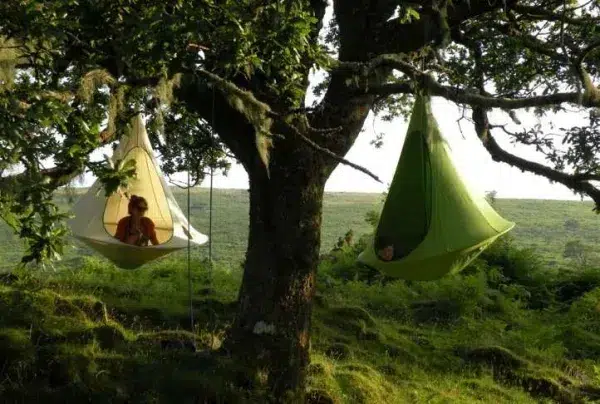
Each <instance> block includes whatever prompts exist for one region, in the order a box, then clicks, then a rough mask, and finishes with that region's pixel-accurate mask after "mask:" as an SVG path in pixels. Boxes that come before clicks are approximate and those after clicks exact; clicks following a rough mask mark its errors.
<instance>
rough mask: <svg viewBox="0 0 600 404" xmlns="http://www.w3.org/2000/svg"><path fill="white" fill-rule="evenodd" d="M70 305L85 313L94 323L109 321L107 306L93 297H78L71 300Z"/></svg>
mask: <svg viewBox="0 0 600 404" xmlns="http://www.w3.org/2000/svg"><path fill="white" fill-rule="evenodd" d="M69 301H70V303H71V304H72V305H73V306H75V307H77V308H78V309H80V310H81V311H83V312H84V313H85V314H86V315H87V317H88V318H89V319H90V320H92V321H98V322H106V321H108V312H107V310H106V305H105V304H104V303H103V302H101V301H100V300H98V299H96V298H94V297H93V296H76V297H72V298H71V299H69Z"/></svg>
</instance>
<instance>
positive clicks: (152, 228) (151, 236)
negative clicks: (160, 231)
mask: <svg viewBox="0 0 600 404" xmlns="http://www.w3.org/2000/svg"><path fill="white" fill-rule="evenodd" d="M147 229H148V234H147V237H148V238H149V239H150V242H151V243H152V245H158V244H159V242H158V239H157V238H156V228H155V226H154V222H153V221H152V220H151V219H148V227H147Z"/></svg>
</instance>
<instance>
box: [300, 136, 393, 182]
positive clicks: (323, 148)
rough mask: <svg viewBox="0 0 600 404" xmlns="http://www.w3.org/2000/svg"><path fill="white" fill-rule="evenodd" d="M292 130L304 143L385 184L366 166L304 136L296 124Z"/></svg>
mask: <svg viewBox="0 0 600 404" xmlns="http://www.w3.org/2000/svg"><path fill="white" fill-rule="evenodd" d="M289 127H290V128H291V129H292V131H293V132H294V134H295V135H297V136H298V137H299V138H300V139H302V141H303V142H304V143H306V144H307V145H309V146H310V147H312V148H313V149H315V150H318V151H320V152H321V153H324V154H326V155H328V156H329V157H331V158H333V159H334V160H336V161H338V162H340V163H342V164H345V165H347V166H349V167H352V168H354V169H355V170H358V171H360V172H362V173H365V174H367V175H368V176H369V177H371V178H373V179H374V180H375V181H377V182H379V183H380V184H383V182H382V181H381V180H380V179H379V177H377V176H376V175H375V174H373V173H372V172H371V171H369V170H367V169H366V168H364V167H362V166H359V165H358V164H355V163H352V162H350V161H348V160H346V159H345V158H343V157H341V156H338V155H337V154H335V153H334V152H332V151H331V150H329V149H326V148H325V147H322V146H319V145H318V144H316V143H315V142H313V141H312V140H310V139H309V138H307V137H306V136H304V135H303V134H302V133H301V132H300V131H299V130H298V129H297V128H296V127H295V126H292V125H290V126H289Z"/></svg>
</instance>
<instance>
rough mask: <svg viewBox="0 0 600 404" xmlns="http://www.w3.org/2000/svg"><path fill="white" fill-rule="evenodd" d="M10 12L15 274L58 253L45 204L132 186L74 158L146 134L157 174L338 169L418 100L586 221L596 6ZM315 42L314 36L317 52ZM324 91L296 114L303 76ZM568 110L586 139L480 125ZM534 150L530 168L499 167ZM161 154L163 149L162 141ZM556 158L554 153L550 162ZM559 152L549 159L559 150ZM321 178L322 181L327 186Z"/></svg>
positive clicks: (1, 159)
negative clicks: (446, 111) (425, 96)
mask: <svg viewBox="0 0 600 404" xmlns="http://www.w3.org/2000/svg"><path fill="white" fill-rule="evenodd" d="M327 6H328V5H327V2H326V1H324V0H310V1H309V0H290V1H285V2H281V1H257V0H243V1H241V0H203V1H191V0H171V1H156V0H145V1H141V0H101V1H98V0H56V1H36V0H20V1H10V2H3V3H2V4H0V130H1V132H2V137H0V175H1V178H0V185H1V187H0V215H1V217H2V218H3V219H4V220H5V221H6V222H7V223H8V224H9V225H10V226H12V227H13V229H14V230H15V231H16V232H17V233H18V234H19V235H20V236H21V237H22V238H24V239H26V240H27V241H28V243H29V251H28V256H27V257H25V261H31V260H43V259H45V258H48V257H52V256H54V255H56V253H60V251H61V246H62V241H61V240H62V238H63V236H64V235H65V234H66V230H65V228H64V227H63V225H62V224H61V223H62V220H63V219H64V217H65V215H64V213H62V212H59V210H58V209H57V208H56V206H55V205H54V204H53V202H52V193H53V192H54V190H56V189H57V188H59V187H61V186H64V185H65V184H67V183H68V182H69V181H71V180H72V179H73V178H74V177H75V176H77V175H79V174H81V173H82V172H84V171H87V170H89V171H92V172H93V173H94V174H96V175H97V176H99V177H100V178H102V179H103V181H104V182H105V184H106V186H107V192H112V191H114V190H115V189H116V188H117V187H118V186H120V185H121V184H123V183H124V182H125V181H126V180H127V178H128V177H129V176H130V175H132V174H133V173H132V172H131V170H128V167H121V166H119V165H117V166H115V167H111V166H108V165H106V164H105V162H103V161H92V159H91V158H90V153H91V152H92V151H93V150H95V149H97V148H98V147H100V146H103V145H107V144H112V143H113V142H115V141H116V140H118V139H119V137H120V136H122V134H123V133H126V131H127V123H128V120H129V118H130V117H131V116H133V115H134V114H136V113H138V112H142V113H145V114H146V115H148V116H149V117H150V126H149V128H150V135H151V139H152V141H153V144H154V146H155V147H156V150H157V151H158V152H159V153H160V154H161V155H162V156H164V157H165V158H164V159H163V161H164V164H163V169H164V170H165V171H166V172H167V173H169V174H170V173H174V172H177V171H181V170H184V169H187V168H188V167H191V170H192V173H193V176H194V179H195V180H196V181H199V180H201V179H202V177H203V175H204V171H205V167H206V166H207V165H213V166H215V167H219V168H222V169H227V167H228V162H227V159H228V158H229V157H232V156H233V157H234V158H235V159H237V160H238V161H240V162H241V163H242V164H243V165H244V166H245V167H246V168H247V169H248V167H250V166H251V165H253V164H254V161H255V160H256V159H258V160H260V162H262V164H263V166H264V169H265V170H266V171H267V172H268V167H269V157H270V155H271V154H272V153H273V152H274V151H276V150H277V148H278V147H284V148H285V147H286V144H288V143H289V140H290V138H296V139H299V140H300V141H301V142H302V143H303V144H305V145H307V146H309V147H311V148H314V149H315V150H316V151H317V152H318V153H322V154H323V155H324V158H330V159H332V161H334V162H335V164H337V163H338V162H340V161H343V159H342V157H341V156H339V154H344V153H345V151H347V149H348V148H349V146H350V145H351V144H352V143H353V141H354V140H355V138H356V135H357V133H358V132H357V130H359V129H360V127H361V126H362V123H363V122H364V119H365V117H366V115H367V114H368V112H369V111H370V110H372V111H374V112H375V113H377V114H378V115H379V116H381V117H383V118H385V119H393V118H395V117H398V116H401V115H403V114H406V113H407V107H408V106H409V105H410V102H411V100H412V98H411V95H412V94H414V93H415V92H416V91H422V90H425V91H427V92H429V93H430V94H432V95H434V96H440V97H443V98H445V99H447V100H450V101H452V102H455V103H457V104H462V105H465V106H467V107H469V108H471V109H472V121H473V123H474V126H475V129H476V132H477V134H478V136H479V138H480V139H481V140H482V142H483V145H484V146H485V148H486V149H487V150H488V152H489V153H490V154H491V156H492V158H493V159H494V160H496V161H501V162H505V163H508V164H511V165H513V166H515V167H517V168H520V169H522V170H527V171H530V172H533V173H535V174H539V175H542V176H545V177H547V178H548V179H550V180H552V181H555V182H558V183H561V184H563V185H565V186H567V187H569V188H570V189H572V190H573V191H575V192H579V193H581V194H584V195H588V196H590V197H592V198H593V199H594V201H595V202H596V204H597V205H600V191H599V190H598V189H597V188H596V186H595V185H594V181H597V180H599V179H600V172H599V165H600V161H599V160H598V148H599V147H600V146H599V145H600V127H599V120H598V118H597V117H598V115H597V114H594V113H593V111H595V108H599V107H600V92H599V90H598V89H597V87H596V85H595V84H594V83H597V81H598V78H599V75H600V73H599V62H600V28H599V27H600V24H599V23H600V4H598V2H597V1H593V0H592V1H579V2H578V1H573V0H560V1H547V0H504V1H499V0H481V1H479V0H470V1H469V0H424V1H411V2H405V1H399V0H364V1H358V2H345V1H333V10H334V17H333V19H332V20H331V23H330V26H329V27H325V28H323V21H324V16H325V11H326V8H327ZM319 34H323V35H321V37H320V36H319ZM315 69H323V70H324V71H326V72H327V78H326V79H325V81H324V82H323V83H319V85H317V87H316V90H315V91H316V93H317V95H320V99H319V101H318V102H317V103H316V104H315V105H312V106H307V105H305V99H306V93H307V91H308V88H309V84H310V83H309V76H310V73H311V71H315ZM566 105H575V106H577V107H579V108H587V109H590V111H591V112H590V119H589V122H581V125H579V126H577V127H574V128H563V129H561V130H560V131H561V138H559V139H558V140H559V141H558V142H557V141H556V139H554V138H553V137H551V136H550V135H549V134H546V133H541V131H540V130H539V129H538V128H523V130H522V131H520V132H516V133H513V132H510V131H508V130H506V128H505V127H497V126H494V125H492V124H490V122H489V120H488V117H487V114H488V112H489V111H490V110H491V109H494V108H497V109H501V110H504V111H506V112H507V113H508V114H509V115H510V116H514V115H513V111H514V110H517V109H530V110H533V111H534V112H535V113H536V114H539V115H544V114H547V113H549V112H552V111H557V110H560V109H562V108H565V106H566ZM497 136H509V137H510V138H512V139H513V140H514V141H516V142H519V143H522V144H526V145H532V146H535V147H536V149H537V150H538V151H539V152H540V153H543V154H544V155H545V156H546V158H547V161H548V164H547V165H542V164H539V163H536V162H532V161H528V160H526V159H523V158H520V157H518V156H515V155H512V154H511V153H509V152H508V151H506V150H503V149H502V148H501V147H500V146H499V144H498V142H497V141H496V137H497ZM161 139H162V141H161ZM560 141H562V143H563V144H564V146H560V144H559V143H560ZM559 146H560V147H559ZM330 171H331V170H329V172H330Z"/></svg>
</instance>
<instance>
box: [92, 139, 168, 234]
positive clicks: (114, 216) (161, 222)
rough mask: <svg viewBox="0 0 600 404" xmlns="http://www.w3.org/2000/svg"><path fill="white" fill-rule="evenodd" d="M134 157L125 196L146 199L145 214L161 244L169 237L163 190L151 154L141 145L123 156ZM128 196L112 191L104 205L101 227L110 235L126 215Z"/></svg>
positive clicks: (129, 158) (126, 158)
mask: <svg viewBox="0 0 600 404" xmlns="http://www.w3.org/2000/svg"><path fill="white" fill-rule="evenodd" d="M128 160H134V161H135V163H136V179H135V181H132V182H131V184H130V186H129V188H128V190H127V192H128V194H129V195H137V196H141V197H144V198H145V199H146V201H147V202H148V211H147V212H146V215H145V216H146V217H147V218H149V219H150V220H152V221H153V222H154V226H155V229H156V238H157V239H158V243H159V245H160V244H164V243H166V242H168V241H169V240H170V239H171V237H173V218H172V216H171V211H170V210H169V203H168V201H167V197H166V194H165V190H164V188H163V185H162V183H161V181H160V178H159V176H158V173H157V172H156V170H154V169H151V167H153V164H152V157H151V156H150V155H149V154H148V152H147V151H146V150H144V149H143V148H141V147H134V148H133V149H131V150H130V151H129V152H128V153H127V154H126V155H125V157H124V161H125V162H127V161H128ZM128 204H129V198H128V197H127V196H125V195H123V194H121V193H118V192H115V193H113V194H112V195H111V196H110V197H109V198H108V199H107V200H106V206H105V208H104V218H103V222H104V229H106V231H107V232H108V234H110V235H111V236H113V237H114V236H115V234H116V233H117V224H118V223H119V221H120V220H121V219H122V218H124V217H126V216H128V215H129V212H128V210H127V206H128Z"/></svg>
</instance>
